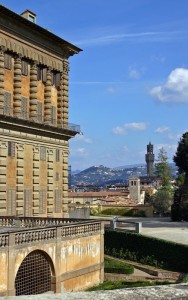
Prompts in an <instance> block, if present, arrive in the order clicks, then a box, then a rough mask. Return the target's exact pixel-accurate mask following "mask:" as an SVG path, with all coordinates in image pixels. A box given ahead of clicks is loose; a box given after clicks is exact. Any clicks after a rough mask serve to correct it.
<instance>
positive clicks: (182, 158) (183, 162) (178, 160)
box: [173, 132, 188, 174]
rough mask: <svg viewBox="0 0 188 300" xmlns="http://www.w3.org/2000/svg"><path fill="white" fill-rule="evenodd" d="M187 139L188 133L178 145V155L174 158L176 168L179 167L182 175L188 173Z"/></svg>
mask: <svg viewBox="0 0 188 300" xmlns="http://www.w3.org/2000/svg"><path fill="white" fill-rule="evenodd" d="M186 139H188V132H185V133H184V134H183V135H182V137H181V139H180V141H179V143H178V147H177V151H176V154H175V155H174V157H173V160H174V162H175V164H176V166H177V167H178V169H179V173H180V174H182V173H187V171H188V166H187V159H188V157H187V153H188V145H186ZM187 142H188V141H187Z"/></svg>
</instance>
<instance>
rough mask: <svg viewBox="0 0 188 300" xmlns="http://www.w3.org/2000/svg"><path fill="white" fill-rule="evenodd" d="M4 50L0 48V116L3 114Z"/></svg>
mask: <svg viewBox="0 0 188 300" xmlns="http://www.w3.org/2000/svg"><path fill="white" fill-rule="evenodd" d="M4 52H5V48H4V47H1V48H0V114H3V107H4V61H5V54H4Z"/></svg>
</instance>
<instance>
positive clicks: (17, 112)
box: [13, 55, 22, 118]
mask: <svg viewBox="0 0 188 300" xmlns="http://www.w3.org/2000/svg"><path fill="white" fill-rule="evenodd" d="M21 75H22V64H21V55H16V56H15V59H14V97H13V100H14V102H13V112H14V116H15V117H18V118H20V117H21V80H22V78H21Z"/></svg>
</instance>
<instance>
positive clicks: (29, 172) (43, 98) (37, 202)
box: [0, 5, 81, 217]
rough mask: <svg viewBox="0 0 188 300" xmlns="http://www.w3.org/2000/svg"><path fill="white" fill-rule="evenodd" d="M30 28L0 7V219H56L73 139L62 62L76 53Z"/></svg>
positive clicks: (65, 64)
mask: <svg viewBox="0 0 188 300" xmlns="http://www.w3.org/2000/svg"><path fill="white" fill-rule="evenodd" d="M13 15H14V16H13ZM35 26H36V25H35V24H31V22H29V21H27V20H24V18H23V17H21V16H19V15H16V14H14V13H13V12H11V11H9V10H8V9H6V8H5V7H3V6H2V5H0V115H1V118H0V119H1V120H0V138H1V143H0V192H1V194H0V200H1V201H0V215H9V216H10V215H19V216H43V217H46V216H56V217H58V216H59V217H62V216H63V214H64V212H63V210H64V204H66V203H67V193H68V179H67V177H68V153H69V145H68V140H69V139H70V138H72V137H74V136H75V135H76V133H78V130H75V129H74V128H73V127H70V126H69V125H70V124H69V123H68V106H69V105H68V102H69V99H68V84H69V62H68V59H69V57H70V56H71V55H74V54H77V53H78V52H79V51H80V50H81V49H79V48H77V47H76V46H74V45H72V44H70V43H68V42H66V41H64V40H62V39H61V38H59V37H57V36H55V35H53V34H52V33H50V32H49V31H47V30H45V29H42V28H40V29H39V27H35ZM65 210H66V208H65Z"/></svg>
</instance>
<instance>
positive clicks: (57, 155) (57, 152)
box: [56, 149, 60, 161]
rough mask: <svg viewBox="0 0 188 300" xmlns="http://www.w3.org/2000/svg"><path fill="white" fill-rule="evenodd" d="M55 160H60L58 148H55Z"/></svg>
mask: <svg viewBox="0 0 188 300" xmlns="http://www.w3.org/2000/svg"><path fill="white" fill-rule="evenodd" d="M56 161H60V150H59V149H56Z"/></svg>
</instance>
